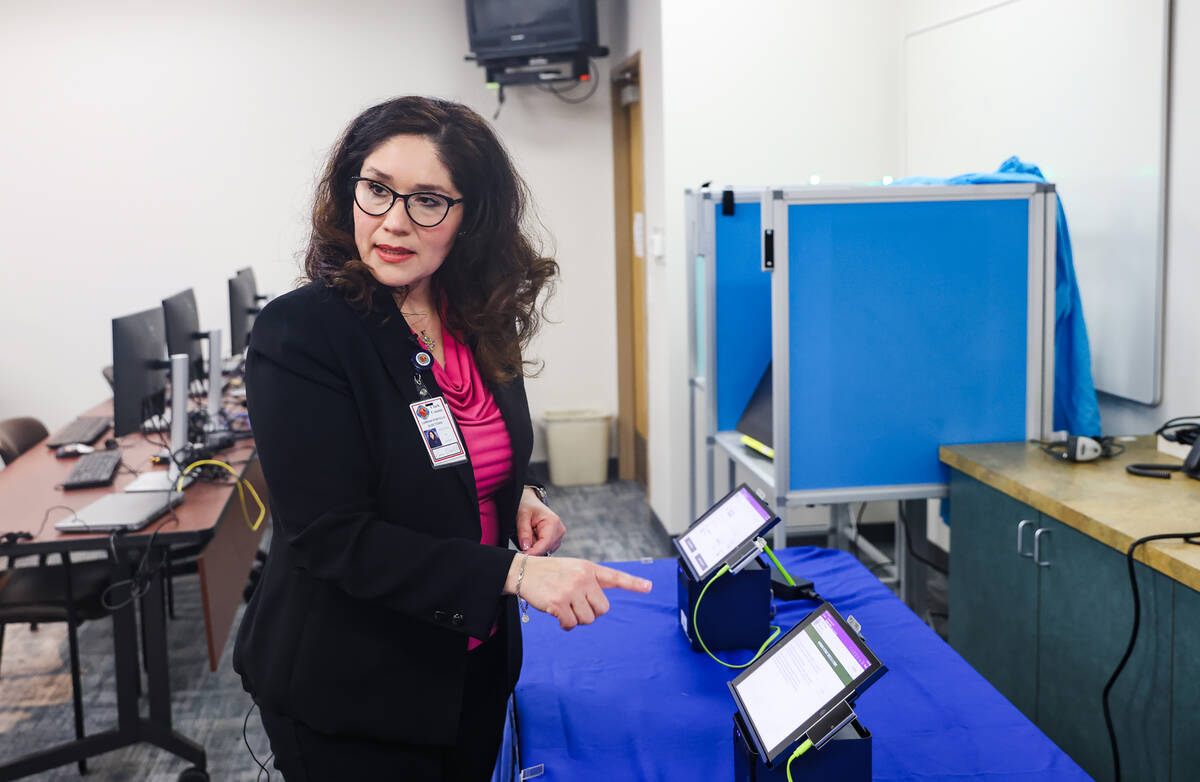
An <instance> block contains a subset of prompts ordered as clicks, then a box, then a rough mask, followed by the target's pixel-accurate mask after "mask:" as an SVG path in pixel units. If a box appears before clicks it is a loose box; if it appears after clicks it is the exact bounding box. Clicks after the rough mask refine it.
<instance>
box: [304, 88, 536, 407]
mask: <svg viewBox="0 0 1200 782" xmlns="http://www.w3.org/2000/svg"><path fill="white" fill-rule="evenodd" d="M397 135H414V136H424V137H425V138H428V139H429V140H430V141H432V142H433V145H434V147H435V148H436V149H437V154H438V158H439V160H441V162H442V164H443V165H444V166H445V167H446V169H447V170H448V171H449V172H450V177H451V179H452V180H453V183H454V186H455V188H457V190H458V192H459V193H461V194H462V198H463V203H462V208H463V220H462V224H461V226H460V229H459V235H458V236H457V237H456V238H455V241H454V245H453V247H452V248H451V250H450V252H449V254H448V255H447V256H446V260H445V261H444V262H443V263H442V265H441V267H440V268H439V269H438V270H437V271H436V272H435V273H434V275H433V283H434V287H435V289H436V291H438V292H440V293H441V294H442V295H443V296H444V297H445V300H446V323H447V325H448V326H449V327H450V328H451V329H453V330H454V332H455V333H457V334H459V335H461V336H463V338H464V339H466V341H467V343H468V345H469V346H470V348H471V352H472V354H473V355H474V357H475V362H476V364H477V365H478V367H479V372H480V374H481V375H482V376H483V377H485V378H487V379H489V380H492V381H494V382H497V383H507V382H509V381H511V380H513V379H515V378H516V377H517V376H519V375H522V374H529V373H528V372H527V371H526V370H527V368H528V367H530V366H533V365H534V363H535V362H531V361H525V360H524V359H523V358H522V357H521V350H522V348H524V347H525V346H526V345H527V344H528V343H529V340H530V339H531V338H532V337H533V335H534V333H536V331H537V329H538V327H539V325H540V324H541V321H542V319H543V317H544V312H542V311H541V310H540V309H539V308H538V306H537V299H538V295H539V294H540V293H541V291H542V289H543V288H544V287H546V286H547V285H551V286H552V285H553V279H554V277H555V276H556V275H557V274H558V264H557V263H555V262H554V260H553V259H551V258H545V257H542V256H541V254H540V253H539V252H538V249H537V247H536V245H535V243H534V241H533V240H532V238H531V236H530V235H529V234H528V233H527V232H526V230H525V226H524V222H523V221H524V217H525V207H526V202H527V201H528V199H529V193H528V190H527V188H526V186H525V183H524V181H523V180H522V179H521V177H520V176H519V175H518V174H517V172H516V170H515V169H514V168H513V165H512V161H511V160H510V159H509V156H508V153H507V152H506V151H505V149H504V145H503V144H501V143H500V140H499V139H498V138H497V137H496V134H495V133H494V132H493V131H492V129H491V127H489V126H488V124H487V122H486V121H484V119H483V118H482V117H480V116H479V115H478V114H476V113H475V112H474V111H472V110H471V109H469V108H467V107H466V106H464V105H462V104H460V103H454V102H452V101H447V100H439V99H436V98H424V97H417V96H407V97H401V98H394V99H392V100H389V101H387V102H385V103H381V104H379V105H378V106H372V107H371V108H369V109H367V110H366V111H364V112H363V113H362V114H360V115H358V117H356V118H355V119H354V121H353V122H351V123H350V126H349V127H348V128H346V131H345V132H344V133H343V134H342V137H341V138H340V139H339V140H338V142H337V144H336V146H335V147H334V149H333V152H332V153H331V154H330V156H329V162H328V164H326V166H325V171H324V173H323V174H322V175H321V180H320V182H319V183H318V184H317V192H316V199H315V203H314V204H313V217H312V235H311V237H310V238H309V242H308V249H307V250H306V251H305V256H304V273H305V276H306V277H307V279H308V280H310V281H318V280H319V281H321V282H323V283H325V284H326V285H329V286H331V287H334V288H337V289H338V290H340V291H341V292H342V294H343V295H344V296H345V297H346V300H347V301H348V302H349V303H350V304H351V305H352V306H354V307H356V308H359V309H362V310H364V311H368V312H369V311H370V310H371V307H372V300H373V298H374V294H375V291H376V290H377V289H379V288H380V287H382V286H381V284H380V283H379V282H378V281H377V280H376V279H375V277H374V275H373V274H372V273H371V270H370V269H369V268H368V267H367V265H366V264H365V263H363V262H362V260H361V259H360V258H359V255H358V248H357V246H356V245H355V243H354V213H353V211H352V210H353V209H354V196H353V185H352V182H351V179H350V178H351V177H354V176H358V175H359V174H360V173H361V169H362V164H363V160H364V159H366V157H367V156H368V155H370V154H371V152H372V151H374V150H375V149H376V148H377V147H378V146H379V145H380V144H382V143H384V142H385V141H387V140H388V139H389V138H391V137H393V136H397ZM551 289H552V288H551Z"/></svg>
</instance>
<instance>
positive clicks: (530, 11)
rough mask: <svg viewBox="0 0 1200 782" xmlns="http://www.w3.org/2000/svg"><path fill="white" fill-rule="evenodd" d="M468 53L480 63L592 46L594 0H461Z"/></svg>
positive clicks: (580, 49) (594, 21) (574, 50)
mask: <svg viewBox="0 0 1200 782" xmlns="http://www.w3.org/2000/svg"><path fill="white" fill-rule="evenodd" d="M466 2H467V34H468V36H469V37H470V41H471V52H472V53H473V54H474V55H475V58H476V59H477V60H479V61H481V62H486V61H488V60H502V59H506V58H509V57H527V56H535V55H541V54H545V55H552V54H573V53H577V52H580V51H583V50H588V49H593V48H595V47H596V43H597V41H596V0H466Z"/></svg>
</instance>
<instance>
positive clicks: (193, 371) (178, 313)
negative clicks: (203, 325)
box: [162, 288, 208, 380]
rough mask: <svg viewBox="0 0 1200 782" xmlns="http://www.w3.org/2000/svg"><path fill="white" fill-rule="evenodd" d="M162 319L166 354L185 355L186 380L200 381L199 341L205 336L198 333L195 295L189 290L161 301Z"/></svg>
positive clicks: (205, 335)
mask: <svg viewBox="0 0 1200 782" xmlns="http://www.w3.org/2000/svg"><path fill="white" fill-rule="evenodd" d="M162 307H163V319H164V320H165V323H166V327H167V353H168V354H170V355H172V356H173V355H175V354H176V353H186V354H187V357H188V378H189V379H190V380H201V379H203V377H204V354H203V352H202V351H201V350H200V342H201V340H203V339H205V338H207V336H208V335H207V334H201V332H200V314H199V313H198V312H197V310H196V295H195V294H194V293H193V292H192V289H191V288H188V289H187V290H185V291H180V292H179V293H176V294H175V295H174V296H171V297H170V298H167V299H163V303H162Z"/></svg>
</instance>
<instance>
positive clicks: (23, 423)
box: [0, 418, 50, 464]
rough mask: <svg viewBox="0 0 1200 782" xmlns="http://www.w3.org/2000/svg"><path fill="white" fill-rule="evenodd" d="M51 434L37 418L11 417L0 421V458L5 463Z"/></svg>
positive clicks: (11, 461)
mask: <svg viewBox="0 0 1200 782" xmlns="http://www.w3.org/2000/svg"><path fill="white" fill-rule="evenodd" d="M49 436H50V432H48V431H47V430H46V427H45V426H44V425H43V424H42V422H41V421H39V420H37V419H36V418H9V419H6V420H4V421H0V459H3V460H4V463H5V464H12V463H13V460H14V459H16V458H17V457H18V456H20V455H21V454H23V453H25V452H26V451H28V450H29V449H30V448H32V447H33V446H35V445H37V444H38V443H40V442H41V441H42V440H45V439H46V438H47V437H49Z"/></svg>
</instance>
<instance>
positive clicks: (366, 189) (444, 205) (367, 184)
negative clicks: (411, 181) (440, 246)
mask: <svg viewBox="0 0 1200 782" xmlns="http://www.w3.org/2000/svg"><path fill="white" fill-rule="evenodd" d="M350 181H351V182H353V183H354V203H356V204H358V208H359V209H361V210H363V211H364V212H366V213H367V214H369V215H371V216H372V217H380V216H382V215H385V214H387V213H388V212H389V211H390V210H391V208H392V207H393V206H395V205H396V201H398V200H402V201H404V211H406V212H408V219H410V220H412V221H413V223H415V224H416V225H419V226H421V227H422V228H433V227H434V226H435V225H438V224H439V223H441V222H442V221H443V220H445V219H446V215H448V214H449V213H450V207H452V206H454V205H455V204H461V203H462V202H463V200H462V199H461V198H448V197H447V196H444V195H442V194H441V193H397V192H396V191H395V190H393V189H391V188H390V187H388V186H387V185H385V184H383V183H382V182H376V181H375V180H374V179H367V178H366V177H361V176H356V177H350Z"/></svg>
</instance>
